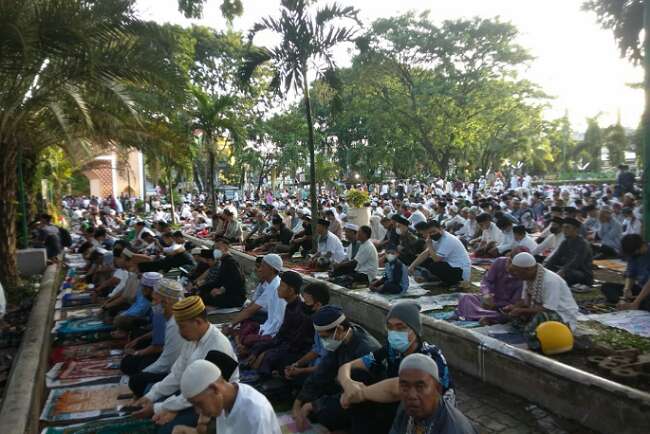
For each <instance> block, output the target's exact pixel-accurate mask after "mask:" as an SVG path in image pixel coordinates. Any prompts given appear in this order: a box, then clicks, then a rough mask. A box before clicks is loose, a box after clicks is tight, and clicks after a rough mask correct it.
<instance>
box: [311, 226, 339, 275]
mask: <svg viewBox="0 0 650 434" xmlns="http://www.w3.org/2000/svg"><path fill="white" fill-rule="evenodd" d="M329 225H330V222H329V220H325V219H318V224H317V225H316V234H317V235H318V250H317V251H316V254H315V255H314V256H313V257H312V258H311V261H310V262H311V266H312V267H317V268H319V269H325V270H326V269H327V268H329V266H330V265H331V264H332V263H335V264H336V263H339V262H342V261H343V260H344V259H345V250H344V249H343V244H342V243H341V240H340V239H339V237H337V236H336V235H334V234H333V233H331V232H330V231H329V230H328V228H329Z"/></svg>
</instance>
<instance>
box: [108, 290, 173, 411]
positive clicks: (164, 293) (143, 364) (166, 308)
mask: <svg viewBox="0 0 650 434" xmlns="http://www.w3.org/2000/svg"><path fill="white" fill-rule="evenodd" d="M182 299H183V287H182V286H181V285H180V283H179V282H177V281H175V280H169V279H162V280H161V281H160V282H159V284H158V285H156V286H155V288H154V293H153V308H152V311H153V313H152V320H151V323H152V330H151V332H149V333H146V334H143V335H141V336H139V337H137V338H135V339H132V340H131V341H129V343H128V344H126V346H125V347H124V351H125V353H126V356H125V357H124V358H123V359H122V364H121V365H120V369H121V370H122V372H123V373H124V374H125V375H128V376H129V388H130V389H131V391H132V392H133V393H134V395H135V396H137V397H138V398H140V397H142V396H143V395H144V394H145V390H146V389H147V387H148V386H149V385H150V384H153V383H157V382H158V381H161V380H162V379H163V378H165V377H166V376H167V375H168V374H169V371H170V370H171V368H172V365H173V364H174V362H175V361H176V359H177V358H178V355H179V354H180V351H181V347H182V346H183V342H184V341H183V338H182V337H181V335H180V332H179V331H178V324H177V323H176V320H175V319H174V315H173V306H174V304H175V303H176V302H178V301H180V300H182Z"/></svg>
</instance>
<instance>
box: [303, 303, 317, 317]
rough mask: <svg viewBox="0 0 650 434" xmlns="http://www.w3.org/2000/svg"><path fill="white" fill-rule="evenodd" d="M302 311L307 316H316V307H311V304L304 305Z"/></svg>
mask: <svg viewBox="0 0 650 434" xmlns="http://www.w3.org/2000/svg"><path fill="white" fill-rule="evenodd" d="M302 311H303V312H304V313H305V315H310V316H311V315H313V314H314V305H313V304H312V305H309V304H305V303H303V304H302Z"/></svg>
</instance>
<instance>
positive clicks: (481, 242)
mask: <svg viewBox="0 0 650 434" xmlns="http://www.w3.org/2000/svg"><path fill="white" fill-rule="evenodd" d="M476 223H477V224H478V226H479V228H480V229H481V237H480V238H475V239H473V240H472V241H470V245H471V246H474V247H475V249H474V254H475V255H476V256H478V257H485V256H490V255H489V252H490V250H492V249H493V248H495V247H496V246H498V245H499V244H501V241H502V240H503V232H501V230H500V229H499V228H498V227H497V225H496V224H494V222H493V221H492V217H491V216H490V214H488V213H483V214H480V215H479V216H478V217H476Z"/></svg>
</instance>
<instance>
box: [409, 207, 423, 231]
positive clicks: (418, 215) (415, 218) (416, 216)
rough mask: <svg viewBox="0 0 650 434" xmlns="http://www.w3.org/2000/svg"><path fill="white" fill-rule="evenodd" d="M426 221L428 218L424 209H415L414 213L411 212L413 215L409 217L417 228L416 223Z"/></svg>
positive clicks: (412, 225)
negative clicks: (423, 211)
mask: <svg viewBox="0 0 650 434" xmlns="http://www.w3.org/2000/svg"><path fill="white" fill-rule="evenodd" d="M426 221H427V218H426V217H425V216H424V214H423V213H422V211H420V210H419V209H418V210H415V211H413V214H411V216H410V217H409V222H410V223H411V227H412V228H415V225H416V224H418V223H420V222H426Z"/></svg>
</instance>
